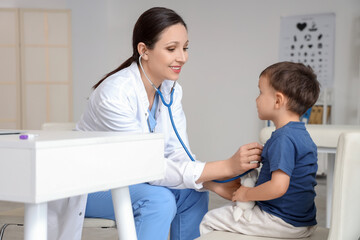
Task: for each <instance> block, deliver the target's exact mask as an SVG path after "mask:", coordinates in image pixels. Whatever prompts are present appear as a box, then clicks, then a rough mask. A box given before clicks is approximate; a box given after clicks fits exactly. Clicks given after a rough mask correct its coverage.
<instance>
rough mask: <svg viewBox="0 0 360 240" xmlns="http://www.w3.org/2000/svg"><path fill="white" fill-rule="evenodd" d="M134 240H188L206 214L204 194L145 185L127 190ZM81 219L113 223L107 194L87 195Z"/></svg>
mask: <svg viewBox="0 0 360 240" xmlns="http://www.w3.org/2000/svg"><path fill="white" fill-rule="evenodd" d="M129 190H130V197H131V202H132V208H133V212H134V219H135V227H136V234H137V237H138V240H154V239H157V240H166V239H167V237H168V235H169V230H170V239H171V240H192V239H195V238H197V237H199V236H200V232H199V225H200V222H201V220H202V218H203V216H204V215H205V213H206V212H207V211H208V202H209V194H208V192H197V191H195V190H193V189H181V190H176V189H169V188H166V187H161V186H152V185H149V184H147V183H142V184H137V185H133V186H130V187H129ZM85 217H93V218H94V217H96V218H106V219H112V220H115V215H114V208H113V203H112V198H111V192H110V191H106V192H96V193H91V194H89V195H88V200H87V205H86V212H85Z"/></svg>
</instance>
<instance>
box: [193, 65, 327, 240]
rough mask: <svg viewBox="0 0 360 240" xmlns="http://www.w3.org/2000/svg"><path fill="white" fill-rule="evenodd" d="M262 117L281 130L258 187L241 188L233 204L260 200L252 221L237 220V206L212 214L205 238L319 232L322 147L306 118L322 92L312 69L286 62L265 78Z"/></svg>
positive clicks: (269, 147) (265, 157)
mask: <svg viewBox="0 0 360 240" xmlns="http://www.w3.org/2000/svg"><path fill="white" fill-rule="evenodd" d="M259 90H260V94H259V96H258V98H257V99H256V106H257V110H258V116H259V118H260V119H261V120H271V121H272V122H273V123H274V124H275V127H276V130H275V131H274V132H273V133H272V135H271V138H270V139H269V140H268V141H267V142H266V144H265V146H264V149H263V152H262V154H261V158H262V168H261V171H260V175H259V178H258V181H257V183H256V185H255V187H253V188H250V187H245V186H241V187H240V188H239V189H238V190H237V191H236V192H234V194H233V198H232V200H233V201H241V202H248V201H256V205H255V206H254V208H253V210H252V211H253V212H252V218H251V220H250V221H248V220H246V219H245V218H244V217H241V218H240V219H239V220H238V221H235V220H234V218H233V206H224V207H222V208H218V209H214V210H212V211H209V212H208V213H207V214H206V215H205V217H204V219H203V220H202V223H201V225H200V232H201V234H205V233H208V232H211V231H213V230H220V231H221V230H222V231H230V232H238V233H242V234H246V235H255V236H266V237H277V238H303V237H308V236H310V235H311V234H312V233H313V231H314V230H315V229H316V224H317V222H316V207H315V202H314V198H315V195H316V194H315V190H314V187H315V185H316V179H315V177H316V172H317V148H316V145H315V144H314V142H313V141H312V139H311V137H310V135H309V133H308V132H307V130H306V128H305V124H304V123H303V122H300V120H299V119H300V116H301V115H302V114H304V113H305V112H306V110H307V109H309V108H310V107H312V106H313V105H314V104H315V102H316V101H317V99H318V97H319V92H320V87H319V82H318V81H317V79H316V75H315V74H314V72H313V71H312V69H311V68H309V67H306V66H304V65H303V64H300V63H292V62H280V63H276V64H274V65H271V66H269V67H268V68H266V69H265V70H264V71H263V72H262V73H261V74H260V78H259Z"/></svg>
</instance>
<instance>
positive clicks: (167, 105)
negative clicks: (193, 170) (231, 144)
mask: <svg viewBox="0 0 360 240" xmlns="http://www.w3.org/2000/svg"><path fill="white" fill-rule="evenodd" d="M141 57H142V55H140V57H139V64H140V68H141V70H142V72H143V73H144V75H145V77H146V79H147V80H148V81H149V82H150V84H151V86H152V87H153V88H154V89H155V91H156V92H157V93H158V94H159V96H160V99H161V102H162V103H163V104H164V105H165V106H166V107H167V109H168V111H169V117H170V121H171V125H172V127H173V129H174V132H175V134H176V137H177V138H178V140H179V142H180V143H181V145H182V147H183V148H184V150H185V152H186V154H187V155H188V156H189V158H190V159H191V161H193V162H195V159H194V158H193V156H192V155H191V153H190V151H189V149H188V148H187V147H186V145H185V144H184V142H183V140H182V139H181V137H180V134H179V132H178V131H177V128H176V126H175V123H174V119H173V115H172V112H171V105H172V104H173V99H174V97H173V96H174V92H175V85H176V81H174V84H173V86H172V88H171V91H170V101H169V103H166V102H165V99H164V96H163V95H162V93H161V91H160V90H159V89H158V88H157V87H156V86H155V84H153V82H152V81H151V80H150V78H149V77H148V76H147V74H146V72H145V70H144V68H143V66H142V64H141ZM252 170H253V169H250V170H248V171H246V172H244V173H243V174H240V175H238V176H236V177H233V178H230V179H226V180H221V181H220V180H213V181H214V182H217V183H226V182H231V181H233V180H235V179H238V178H240V177H242V176H245V175H246V174H248V173H249V172H251V171H252Z"/></svg>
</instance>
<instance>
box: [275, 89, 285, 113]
mask: <svg viewBox="0 0 360 240" xmlns="http://www.w3.org/2000/svg"><path fill="white" fill-rule="evenodd" d="M285 104H286V98H285V95H284V94H282V93H281V92H276V93H275V108H276V109H279V108H281V107H283V106H284V105H285Z"/></svg>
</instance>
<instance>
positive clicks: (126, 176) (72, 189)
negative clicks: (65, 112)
mask: <svg viewBox="0 0 360 240" xmlns="http://www.w3.org/2000/svg"><path fill="white" fill-rule="evenodd" d="M26 133H31V134H37V135H38V136H37V137H35V138H34V139H33V140H20V139H19V135H0V156H1V158H0V166H1V167H0V200H4V201H14V202H23V203H41V202H47V201H51V200H55V199H61V198H65V197H70V196H76V195H80V194H84V193H89V192H96V191H101V190H107V189H113V188H118V187H122V186H128V185H132V184H136V183H141V182H147V181H151V180H156V179H160V178H162V177H163V176H164V173H165V160H164V140H163V136H162V134H129V133H116V132H80V131H26Z"/></svg>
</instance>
